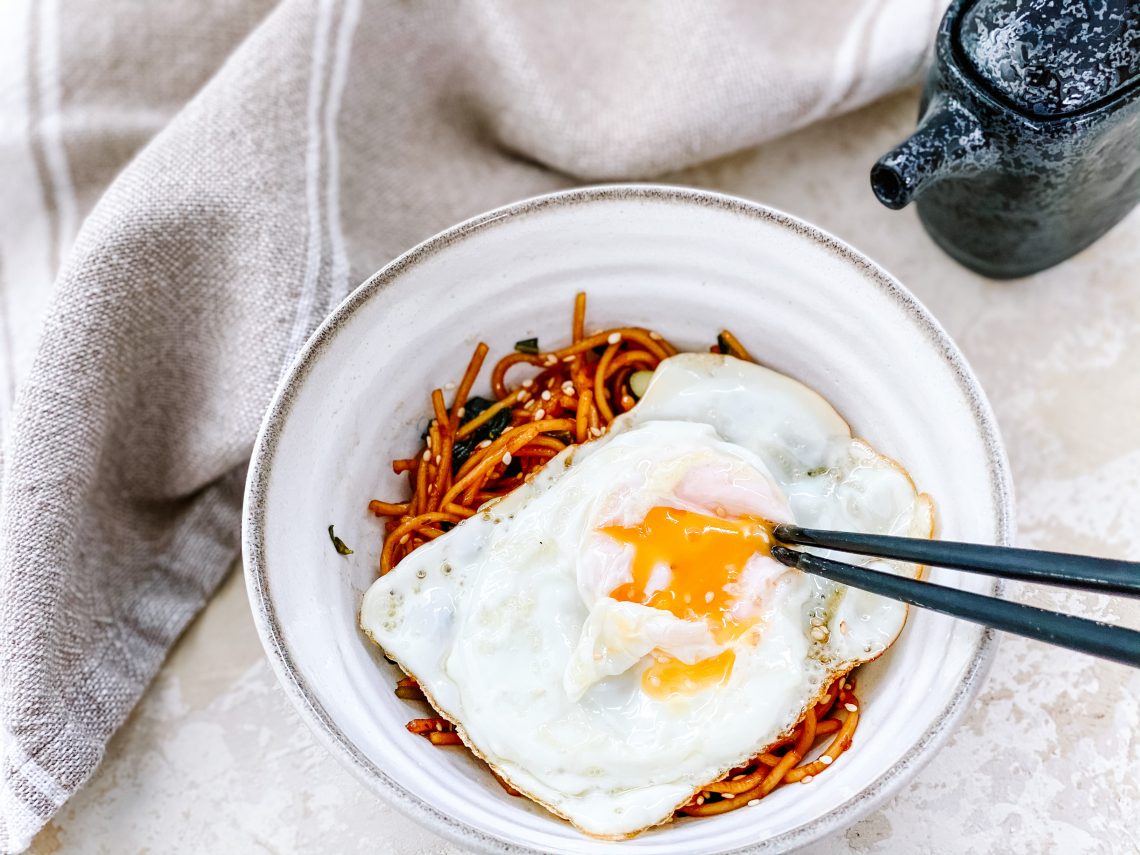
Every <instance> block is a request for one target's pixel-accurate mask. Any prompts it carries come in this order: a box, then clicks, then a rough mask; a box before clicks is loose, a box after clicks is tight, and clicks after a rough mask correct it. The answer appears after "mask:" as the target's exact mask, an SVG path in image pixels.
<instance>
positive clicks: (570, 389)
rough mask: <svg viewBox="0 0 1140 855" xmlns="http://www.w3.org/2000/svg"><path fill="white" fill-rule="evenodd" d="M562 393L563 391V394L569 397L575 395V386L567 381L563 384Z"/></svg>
mask: <svg viewBox="0 0 1140 855" xmlns="http://www.w3.org/2000/svg"><path fill="white" fill-rule="evenodd" d="M562 391H563V393H565V394H567V395H573V394H574V384H573V383H571V382H570V381H569V380H567V381H566V382H564V383H563V384H562Z"/></svg>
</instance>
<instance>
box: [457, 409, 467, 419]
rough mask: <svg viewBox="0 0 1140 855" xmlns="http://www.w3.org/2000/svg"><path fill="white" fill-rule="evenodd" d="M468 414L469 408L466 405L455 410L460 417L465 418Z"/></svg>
mask: <svg viewBox="0 0 1140 855" xmlns="http://www.w3.org/2000/svg"><path fill="white" fill-rule="evenodd" d="M466 414H467V408H466V407H460V408H459V409H458V410H456V411H455V415H457V416H459V418H463V417H464V416H465V415H466Z"/></svg>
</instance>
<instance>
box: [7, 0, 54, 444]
mask: <svg viewBox="0 0 1140 855" xmlns="http://www.w3.org/2000/svg"><path fill="white" fill-rule="evenodd" d="M35 8H36V7H35V6H34V4H33V2H32V0H9V2H8V4H7V5H6V6H4V7H2V8H0V15H2V16H3V22H4V25H3V26H0V80H3V81H5V86H4V87H3V88H0V175H3V176H4V190H3V192H4V199H3V202H2V203H0V259H2V263H3V266H2V267H0V436H5V435H6V432H7V425H8V423H9V421H10V415H9V414H10V411H11V405H12V398H13V396H14V394H15V391H16V390H15V384H16V381H17V379H18V377H19V375H20V373H22V372H21V371H20V365H21V364H22V363H23V361H24V360H22V359H21V356H22V355H23V354H24V352H25V351H30V348H31V339H30V338H28V337H27V336H21V335H20V332H21V329H23V330H27V329H29V327H32V326H38V321H39V318H40V317H41V316H42V315H43V307H44V304H45V303H46V301H47V293H48V291H49V290H50V287H51V281H52V278H53V277H54V275H55V268H54V265H55V259H50V258H49V253H48V247H49V246H51V220H50V219H49V217H48V212H47V207H46V205H45V200H44V198H43V195H42V194H41V187H40V180H39V176H38V174H37V171H36V162H35V157H34V155H33V153H32V144H31V137H30V134H29V132H30V131H31V114H30V109H29V107H30V105H29V99H30V98H31V81H30V80H29V79H28V70H29V68H30V66H31V63H30V62H29V57H28V50H29V48H30V43H31V40H30V39H28V38H27V28H28V26H30V25H31V23H32V20H33V18H32V16H33V15H34V14H35ZM16 318H19V319H20V324H19V327H17V326H16V325H15V319H16ZM25 344H26V345H27V346H26V347H24V346H23V345H25Z"/></svg>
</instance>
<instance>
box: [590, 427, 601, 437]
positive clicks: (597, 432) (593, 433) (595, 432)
mask: <svg viewBox="0 0 1140 855" xmlns="http://www.w3.org/2000/svg"><path fill="white" fill-rule="evenodd" d="M601 435H602V429H601V428H600V427H596V428H590V436H601Z"/></svg>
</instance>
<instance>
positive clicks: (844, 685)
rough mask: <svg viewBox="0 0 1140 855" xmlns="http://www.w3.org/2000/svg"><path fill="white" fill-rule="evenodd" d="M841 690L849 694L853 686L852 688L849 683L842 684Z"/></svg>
mask: <svg viewBox="0 0 1140 855" xmlns="http://www.w3.org/2000/svg"><path fill="white" fill-rule="evenodd" d="M843 688H845V689H846V690H847V691H849V692H850V691H851V690H852V689H854V688H855V687H854V686H852V685H851V684H850V683H844V684H843Z"/></svg>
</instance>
